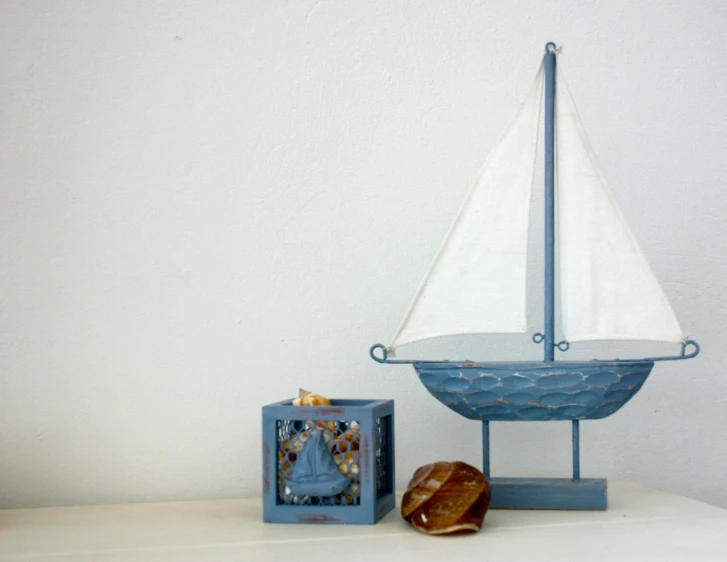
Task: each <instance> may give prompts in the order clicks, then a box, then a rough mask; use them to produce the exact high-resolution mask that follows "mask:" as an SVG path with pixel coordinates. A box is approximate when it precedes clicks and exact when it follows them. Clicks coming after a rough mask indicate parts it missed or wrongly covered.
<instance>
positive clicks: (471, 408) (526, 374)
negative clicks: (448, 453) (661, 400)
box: [414, 361, 654, 421]
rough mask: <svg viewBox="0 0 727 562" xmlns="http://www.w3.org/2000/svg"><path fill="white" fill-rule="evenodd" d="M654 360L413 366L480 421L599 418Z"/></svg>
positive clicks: (449, 401)
mask: <svg viewBox="0 0 727 562" xmlns="http://www.w3.org/2000/svg"><path fill="white" fill-rule="evenodd" d="M653 366H654V363H653V362H652V361H633V362H631V361H629V362H624V363H615V362H595V361H573V362H570V361H569V362H565V361H564V362H556V363H538V362H520V363H446V362H445V363H415V364H414V368H415V369H416V372H417V374H418V375H419V379H420V380H421V381H422V383H423V384H424V386H426V387H427V390H429V392H430V393H431V394H432V396H434V397H435V398H436V399H437V400H439V401H440V402H442V403H443V404H444V405H446V406H448V407H449V408H451V409H452V410H454V411H455V412H457V413H458V414H461V415H463V416H464V417H466V418H469V419H472V420H481V421H486V420H487V421H555V420H597V419H601V418H605V417H607V416H610V415H611V414H613V413H614V412H616V411H617V410H618V409H619V408H621V407H622V406H623V405H624V404H626V402H628V401H629V400H630V399H631V398H632V397H633V396H634V395H635V394H636V393H637V392H638V391H639V389H641V387H642V386H643V384H644V382H645V381H646V378H647V377H648V376H649V373H651V369H652V367H653Z"/></svg>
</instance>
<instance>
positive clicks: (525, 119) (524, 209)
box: [370, 43, 699, 509]
mask: <svg viewBox="0 0 727 562" xmlns="http://www.w3.org/2000/svg"><path fill="white" fill-rule="evenodd" d="M556 55H557V49H556V46H555V44H554V43H548V44H547V45H546V52H545V55H544V57H543V61H542V63H541V65H540V69H539V70H538V73H537V75H536V78H535V81H534V82H533V85H532V86H531V88H530V91H529V93H528V95H527V97H526V99H525V101H524V102H523V104H522V105H521V107H520V108H519V110H518V111H517V113H516V114H515V117H514V118H513V120H512V121H511V122H510V124H509V126H508V127H507V129H506V130H505V132H504V134H503V135H502V137H500V139H499V140H498V142H497V144H496V145H495V147H494V148H493V150H492V151H491V153H490V155H489V156H488V158H487V160H486V161H485V164H484V166H483V168H482V170H481V172H480V174H479V176H478V178H477V180H476V181H475V184H474V185H473V187H472V189H471V190H470V192H469V194H468V195H467V198H466V199H465V202H464V204H463V206H462V208H461V210H460V212H459V214H458V215H457V217H456V218H455V220H454V223H453V225H452V227H451V229H450V231H449V233H448V234H447V236H446V238H445V240H444V243H443V245H442V247H441V249H440V250H439V253H438V254H437V256H436V258H435V260H434V263H433V264H432V265H431V267H430V269H429V271H428V272H427V274H426V276H425V278H424V281H423V282H422V284H421V286H420V288H419V290H418V291H417V293H416V296H415V297H414V301H413V303H412V304H411V306H410V308H409V311H408V312H407V314H406V316H405V317H404V320H403V322H402V323H401V326H400V328H399V330H398V331H397V332H396V335H395V336H394V338H393V341H392V343H391V344H390V345H389V346H384V345H381V344H376V345H374V346H373V347H372V348H371V350H370V355H371V357H372V358H373V359H374V360H375V361H378V362H379V363H390V364H397V363H398V364H412V365H413V366H414V369H415V370H416V372H417V374H418V375H419V379H420V380H421V382H422V383H423V384H424V386H425V387H426V388H427V390H429V392H430V393H431V394H432V396H434V397H435V398H436V399H437V400H439V401H440V402H442V403H443V404H444V405H446V406H447V407H449V408H450V409H452V410H453V411H455V412H457V413H458V414H460V415H462V416H464V417H466V418H469V419H472V420H477V421H481V422H482V444H483V465H484V467H483V468H484V473H485V475H486V476H487V477H488V479H489V480H490V484H491V487H492V502H491V505H490V507H492V508H524V509H605V508H606V505H607V499H606V498H607V495H606V480H605V479H600V478H589V479H582V478H581V477H580V453H579V451H580V448H579V436H580V430H579V422H580V421H581V420H595V419H601V418H605V417H606V416H610V415H611V414H613V413H615V412H616V411H617V410H619V409H620V408H621V407H622V406H623V405H624V404H626V403H627V402H628V401H629V400H630V399H631V398H632V397H633V396H634V395H635V394H636V393H637V392H638V391H639V390H640V389H641V387H642V385H643V384H644V382H645V381H646V379H647V377H648V376H649V374H650V373H651V370H652V368H653V367H654V363H655V362H657V361H673V360H681V359H689V358H692V357H695V356H696V355H697V354H698V353H699V345H698V344H697V343H696V342H695V341H693V340H691V339H689V338H688V337H687V336H685V335H684V332H683V331H682V329H681V327H680V326H679V322H678V320H677V318H676V315H675V314H674V311H673V310H672V307H671V305H670V304H669V301H668V300H667V297H666V295H665V293H664V291H663V290H662V288H661V286H660V285H659V282H658V281H657V279H656V276H655V275H654V273H653V272H652V270H651V268H650V267H649V264H648V262H647V261H646V258H645V257H644V254H643V252H642V251H641V249H640V247H639V245H638V243H637V241H636V239H635V237H634V235H633V234H632V232H631V230H630V228H629V226H628V224H627V222H626V220H625V218H624V215H623V213H622V212H621V210H620V208H619V206H618V204H617V202H616V199H615V197H614V196H613V194H612V192H611V190H610V188H609V186H608V184H607V183H606V180H605V177H604V175H603V172H602V171H601V168H600V166H599V164H598V162H597V160H596V158H595V155H594V151H593V147H592V146H591V144H590V142H589V141H588V137H587V135H586V132H585V129H584V127H583V124H582V122H581V120H580V117H579V115H578V111H577V109H576V106H575V102H574V101H573V98H572V96H571V93H570V90H569V89H568V86H567V84H566V83H565V81H564V80H563V77H562V73H561V72H558V73H557V74H556ZM543 90H544V92H545V95H544V99H545V127H544V130H545V198H544V199H545V232H544V241H545V248H544V249H545V271H544V318H545V329H544V330H543V333H536V334H534V335H533V336H532V339H533V341H534V342H535V343H537V344H540V343H542V344H543V345H544V347H545V349H544V357H543V361H519V362H471V361H421V360H397V359H392V357H394V352H395V350H396V349H397V348H398V347H401V346H404V345H406V344H408V343H411V342H415V341H420V340H425V339H429V338H436V337H441V336H450V335H465V334H484V333H526V332H527V321H526V312H527V311H526V306H525V305H526V270H527V258H528V244H527V241H528V229H529V210H530V197H531V188H532V183H533V176H534V170H535V159H536V150H537V145H538V142H537V137H538V129H539V122H540V114H541V106H542V104H543ZM556 133H557V135H556ZM556 136H557V146H556ZM556 183H557V188H558V193H557V204H556ZM556 207H557V214H556ZM556 227H557V229H558V232H557V236H556ZM556 246H557V250H558V254H557V257H558V262H559V266H560V268H559V297H560V298H559V304H560V308H561V318H562V326H561V330H562V332H563V335H564V336H565V337H564V339H563V341H560V342H559V341H557V339H556V331H555V316H556V314H555V304H556V302H555V294H556V280H555V268H556ZM595 340H650V341H660V342H671V343H675V344H680V345H681V354H679V355H672V356H665V357H650V358H644V359H614V360H598V359H594V360H592V361H556V360H555V350H556V349H558V350H559V351H561V352H565V351H567V350H568V348H569V346H570V343H571V342H576V341H595ZM557 420H567V421H571V423H572V430H573V477H572V478H571V479H564V478H560V479H545V478H491V477H490V454H489V447H490V433H489V432H490V426H489V424H490V422H491V421H557Z"/></svg>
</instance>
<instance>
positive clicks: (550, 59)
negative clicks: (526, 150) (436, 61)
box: [543, 43, 555, 361]
mask: <svg viewBox="0 0 727 562" xmlns="http://www.w3.org/2000/svg"><path fill="white" fill-rule="evenodd" d="M544 336H545V338H544V341H545V343H544V346H543V347H544V350H543V354H544V360H545V361H553V360H554V359H555V43H548V44H547V45H546V46H545V334H544Z"/></svg>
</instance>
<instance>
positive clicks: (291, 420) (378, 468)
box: [263, 400, 395, 523]
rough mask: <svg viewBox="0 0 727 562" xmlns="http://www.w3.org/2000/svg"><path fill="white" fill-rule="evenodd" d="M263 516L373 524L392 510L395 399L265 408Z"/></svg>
mask: <svg viewBox="0 0 727 562" xmlns="http://www.w3.org/2000/svg"><path fill="white" fill-rule="evenodd" d="M263 469H264V470H263V495H264V518H265V521H270V522H281V523H295V522H301V523H309V522H313V523H375V522H376V521H377V520H378V519H380V518H381V517H383V516H384V515H385V514H386V513H388V512H389V511H390V510H391V509H392V508H393V507H394V503H395V501H394V404H393V402H392V401H390V400H333V401H332V405H331V406H325V407H319V406H293V405H292V401H291V400H286V401H283V402H278V403H276V404H270V405H269V406H265V407H264V408H263Z"/></svg>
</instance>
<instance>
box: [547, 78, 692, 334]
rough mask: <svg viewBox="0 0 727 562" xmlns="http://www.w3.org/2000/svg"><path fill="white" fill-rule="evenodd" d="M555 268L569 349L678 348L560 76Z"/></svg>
mask: <svg viewBox="0 0 727 562" xmlns="http://www.w3.org/2000/svg"><path fill="white" fill-rule="evenodd" d="M556 74H557V75H556V135H557V137H556V139H557V140H556V144H557V151H556V153H557V165H556V170H557V182H556V185H557V202H558V246H559V254H558V261H559V263H560V306H561V311H562V321H563V334H564V336H565V338H566V339H567V340H568V341H584V340H625V339H629V340H654V341H664V342H680V341H682V340H683V339H684V335H683V332H682V330H681V328H680V327H679V322H678V320H677V318H676V315H675V314H674V311H673V310H672V308H671V305H670V304H669V301H668V300H667V298H666V295H665V294H664V291H663V290H662V288H661V286H660V285H659V282H658V281H657V280H656V277H655V276H654V274H653V272H652V271H651V268H650V267H649V264H648V263H647V261H646V259H645V258H644V255H643V253H642V251H641V248H640V247H639V245H638V243H637V242H636V239H635V238H634V236H633V234H632V233H631V230H630V229H629V226H628V224H627V223H626V220H625V218H624V216H623V214H622V212H621V209H620V208H619V206H618V204H617V203H616V200H615V199H614V197H613V194H612V193H611V190H610V189H609V187H608V184H607V183H606V180H605V179H604V176H603V173H602V172H601V169H600V167H599V165H598V162H597V161H596V158H595V156H594V153H593V148H592V147H591V144H590V142H589V141H588V137H587V136H586V133H585V130H584V128H583V124H582V123H581V120H580V117H579V115H578V111H577V109H576V107H575V104H574V102H573V97H572V96H571V93H570V90H569V89H568V86H567V84H566V83H565V81H564V80H563V78H562V76H563V73H562V71H561V70H560V69H559V71H558V72H557V73H556Z"/></svg>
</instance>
